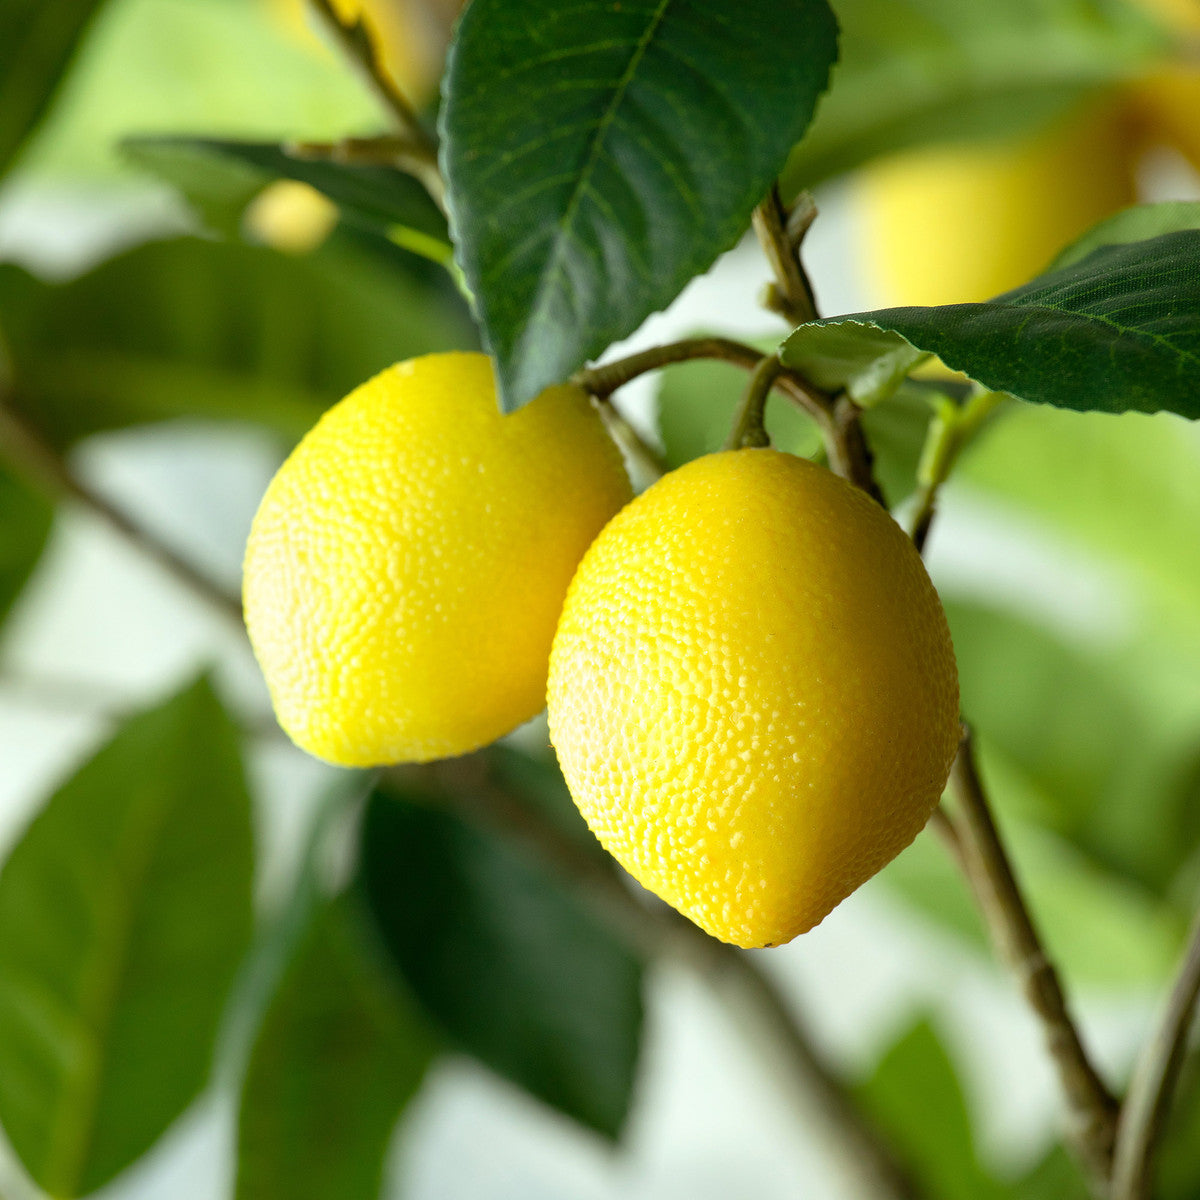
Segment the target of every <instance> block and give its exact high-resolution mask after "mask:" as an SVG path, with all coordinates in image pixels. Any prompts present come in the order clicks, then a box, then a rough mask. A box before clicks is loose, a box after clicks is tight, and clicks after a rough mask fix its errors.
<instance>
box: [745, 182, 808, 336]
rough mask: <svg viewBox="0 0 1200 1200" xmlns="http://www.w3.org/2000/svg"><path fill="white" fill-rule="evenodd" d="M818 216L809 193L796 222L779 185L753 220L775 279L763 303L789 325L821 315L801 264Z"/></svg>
mask: <svg viewBox="0 0 1200 1200" xmlns="http://www.w3.org/2000/svg"><path fill="white" fill-rule="evenodd" d="M816 215H817V209H816V205H815V204H814V203H813V200H812V196H811V195H809V194H808V193H807V192H805V193H803V194H802V199H801V201H800V203H799V204H798V206H797V211H796V215H795V219H793V214H792V213H789V212H788V210H787V209H786V208H785V207H784V204H783V200H782V199H781V197H780V195H779V187H778V185H774V186H772V188H771V190H770V192H768V193H767V195H766V197H765V198H764V199H763V201H762V203H761V204H759V205H758V206H757V207H756V208H755V210H754V215H753V218H752V221H753V225H754V232H755V234H756V235H757V236H758V241H759V244H760V245H761V246H762V248H763V253H764V254H765V255H766V257H767V262H769V263H770V264H771V272H772V274H774V276H775V282H774V283H773V284H771V285H770V286H769V287H768V288H767V291H766V294H765V295H764V297H763V303H764V305H765V306H766V307H767V308H769V309H770V310H771V311H772V312H774V313H778V314H779V316H781V317H783V319H784V320H785V321H787V323H788V324H789V325H803V324H804V322H805V321H811V320H814V319H815V317H816V315H817V306H816V301H815V300H814V298H813V289H812V284H811V283H810V282H809V278H808V273H807V272H806V271H805V270H804V265H803V263H802V262H801V261H800V245H801V242H802V241H803V240H804V235H805V234H806V233H807V232H808V229H809V226H810V225H812V223H813V219H814V218H815V217H816Z"/></svg>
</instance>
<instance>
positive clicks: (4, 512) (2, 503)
mask: <svg viewBox="0 0 1200 1200" xmlns="http://www.w3.org/2000/svg"><path fill="white" fill-rule="evenodd" d="M53 520H54V506H53V505H52V504H51V503H50V502H49V501H48V500H46V499H45V498H44V497H43V496H42V495H41V493H40V492H35V491H34V490H33V489H32V488H30V487H29V486H28V485H27V484H26V483H25V482H24V480H22V479H19V478H18V477H17V476H16V475H14V474H12V473H11V472H10V471H9V470H8V468H7V467H5V466H4V464H3V463H0V624H2V623H3V621H4V618H5V617H6V616H7V615H8V612H9V609H11V608H12V606H13V602H14V601H15V600H16V598H17V596H18V595H20V592H21V589H22V588H23V587H24V586H25V583H26V581H27V580H28V579H29V576H30V575H31V574H32V573H33V569H34V567H36V566H37V563H38V559H40V558H41V555H42V550H43V549H44V548H45V545H46V540H47V539H48V538H49V536H50V526H51V523H52V522H53Z"/></svg>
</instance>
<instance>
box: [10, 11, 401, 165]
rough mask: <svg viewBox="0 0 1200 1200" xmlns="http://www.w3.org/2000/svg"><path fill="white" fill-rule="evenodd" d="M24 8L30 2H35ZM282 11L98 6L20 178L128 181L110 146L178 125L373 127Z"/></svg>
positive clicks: (336, 62)
mask: <svg viewBox="0 0 1200 1200" xmlns="http://www.w3.org/2000/svg"><path fill="white" fill-rule="evenodd" d="M25 2H26V3H27V4H29V5H30V7H32V3H33V0H25ZM6 7H7V4H6ZM42 7H44V8H46V9H47V11H52V9H53V6H51V5H45V4H44V3H43V5H42ZM59 7H61V3H60V4H59ZM281 7H282V6H279V5H276V4H273V3H264V2H254V3H251V2H246V0H232V2H229V0H218V2H217V3H203V2H201V3H197V2H196V0H108V4H107V6H106V8H105V11H104V13H103V16H102V19H101V20H99V21H98V22H96V25H95V27H94V29H93V30H92V33H91V35H90V36H89V37H88V39H87V41H86V43H85V44H84V45H83V47H82V48H81V53H80V55H79V57H78V61H77V64H76V66H75V68H74V69H73V70H72V72H71V81H70V87H69V88H66V89H64V91H63V92H62V94H61V96H60V97H59V99H58V101H57V102H56V103H55V105H54V109H53V111H52V113H51V114H50V115H49V117H48V119H47V120H46V121H45V122H44V123H43V125H42V127H41V129H40V130H39V132H38V136H37V137H36V138H34V139H33V141H32V142H31V143H30V144H29V147H28V150H27V151H26V152H25V153H24V154H22V158H21V169H22V172H23V173H26V172H27V173H29V174H31V175H33V176H36V177H38V178H43V179H46V178H57V179H62V178H66V179H71V180H79V179H81V178H85V179H100V178H106V179H111V178H112V177H113V176H115V175H117V174H118V173H124V174H125V175H126V176H127V175H128V174H129V171H130V169H129V167H128V165H127V164H126V163H125V162H124V160H123V158H122V156H121V154H120V152H119V149H118V147H119V145H120V142H121V140H122V139H124V138H126V137H129V136H130V135H131V134H155V133H163V134H172V133H177V132H178V131H180V130H186V131H188V132H192V133H196V132H202V133H209V132H215V133H218V134H219V135H220V136H221V137H237V138H252V139H256V140H260V139H262V140H266V139H270V140H275V141H283V140H290V139H293V138H308V139H330V138H339V137H344V136H345V135H346V134H348V133H353V134H359V133H364V134H371V133H374V132H376V131H378V130H379V129H381V128H383V126H384V124H385V120H384V115H383V114H382V113H381V111H380V109H379V105H378V103H377V102H376V100H375V99H374V97H373V96H372V95H371V94H370V92H369V91H368V90H367V89H366V88H364V87H363V86H362V83H361V81H360V80H359V79H358V78H356V76H355V73H354V72H353V71H348V70H347V69H346V65H345V63H344V61H343V60H341V59H340V58H339V57H338V56H337V55H334V54H330V53H328V52H327V51H325V50H323V49H322V48H321V47H319V46H318V45H317V44H316V42H315V40H314V39H312V38H310V37H307V36H303V35H301V36H297V35H298V33H299V32H300V31H298V30H295V29H289V28H288V27H287V24H286V18H285V19H281V12H280V9H281Z"/></svg>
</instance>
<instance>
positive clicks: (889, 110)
mask: <svg viewBox="0 0 1200 1200" xmlns="http://www.w3.org/2000/svg"><path fill="white" fill-rule="evenodd" d="M834 8H835V10H836V12H837V15H838V21H839V23H840V24H841V27H842V37H841V44H842V56H841V61H840V62H839V64H838V69H837V71H836V72H835V73H834V77H833V84H832V86H831V88H830V91H829V95H828V96H826V97H825V99H824V100H823V101H822V103H821V107H820V111H819V112H818V114H817V118H816V120H815V121H814V122H813V126H812V129H811V130H809V132H808V133H807V134H806V135H805V137H804V140H803V141H802V142H801V143H800V144H799V146H798V147H797V148H796V151H795V153H794V154H793V155H792V158H791V160H790V161H789V163H788V167H787V172H786V175H785V185H786V188H787V190H788V192H789V194H790V193H791V192H795V191H799V190H800V189H801V188H806V187H813V186H814V185H816V184H818V183H820V182H821V181H822V180H824V179H828V178H830V177H832V176H835V175H841V174H843V173H844V172H846V171H850V170H853V169H854V168H855V167H858V166H861V165H862V164H863V163H866V162H869V161H870V160H871V159H873V158H876V157H878V156H879V155H881V154H886V153H890V152H893V151H897V150H902V149H905V148H907V147H912V146H918V145H923V144H926V143H929V142H937V141H950V140H965V139H973V138H987V137H1001V136H1004V137H1011V136H1013V135H1014V134H1015V133H1016V132H1018V131H1019V130H1020V129H1021V128H1023V127H1028V128H1033V127H1035V126H1038V125H1041V124H1046V123H1048V122H1049V121H1051V120H1052V119H1053V118H1054V117H1055V116H1057V115H1058V114H1059V113H1061V112H1063V111H1065V110H1066V109H1068V108H1069V107H1071V105H1073V104H1074V103H1075V102H1077V101H1078V100H1079V99H1080V97H1081V96H1082V95H1083V94H1084V93H1085V92H1087V91H1088V90H1090V89H1094V88H1097V87H1102V86H1104V85H1106V84H1111V83H1114V82H1117V81H1120V80H1122V79H1126V78H1129V77H1130V76H1132V75H1134V74H1136V73H1138V72H1139V71H1143V70H1146V69H1148V68H1150V67H1152V65H1153V64H1154V62H1155V60H1157V59H1159V58H1160V57H1161V55H1162V54H1163V53H1164V51H1165V49H1166V46H1167V40H1166V37H1165V36H1164V34H1163V33H1162V32H1161V31H1160V30H1159V29H1158V28H1157V27H1156V26H1154V25H1153V24H1152V23H1151V22H1150V21H1149V19H1148V18H1146V17H1145V16H1143V15H1142V13H1140V12H1139V11H1137V9H1136V7H1135V6H1133V5H1126V4H1119V3H1118V4H1113V3H1105V2H1102V0H1084V2H1082V3H1080V2H1079V0H973V2H972V3H970V4H963V3H961V2H960V0H902V2H900V3H897V0H834Z"/></svg>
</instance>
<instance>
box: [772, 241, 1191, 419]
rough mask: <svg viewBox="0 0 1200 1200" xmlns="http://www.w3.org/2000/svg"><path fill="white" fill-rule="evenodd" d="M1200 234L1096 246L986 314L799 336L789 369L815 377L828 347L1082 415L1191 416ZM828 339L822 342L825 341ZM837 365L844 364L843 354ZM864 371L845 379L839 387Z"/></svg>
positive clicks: (921, 315)
mask: <svg viewBox="0 0 1200 1200" xmlns="http://www.w3.org/2000/svg"><path fill="white" fill-rule="evenodd" d="M1198 311H1200V231H1197V230H1183V231H1180V232H1177V233H1168V234H1163V235H1161V236H1160V237H1156V238H1152V239H1151V240H1149V241H1144V242H1134V243H1131V244H1128V245H1116V246H1102V247H1100V248H1099V249H1097V250H1094V251H1092V252H1091V253H1090V254H1089V255H1088V256H1087V257H1086V258H1084V259H1082V260H1081V261H1079V262H1077V263H1075V264H1074V265H1073V266H1070V267H1067V268H1065V269H1064V270H1061V271H1055V272H1053V273H1052V274H1049V275H1042V276H1039V277H1038V278H1037V279H1035V280H1034V281H1033V282H1032V283H1028V284H1025V285H1024V286H1023V287H1019V288H1016V289H1014V290H1013V291H1011V292H1005V293H1004V295H1002V296H998V297H997V298H996V299H995V300H989V301H987V302H986V303H984V304H950V305H944V306H941V307H937V308H891V309H883V310H880V311H877V312H870V313H856V314H854V315H852V316H849V317H834V318H829V319H827V320H825V321H819V322H814V323H811V324H809V325H805V326H801V328H800V329H799V330H797V331H796V333H794V334H792V335H791V337H789V338H788V340H787V342H786V343H785V344H784V350H783V358H784V361H785V362H787V363H788V364H789V365H790V366H793V367H796V368H798V369H799V370H801V371H807V370H808V369H809V367H810V366H812V367H813V368H814V369H819V366H820V364H821V363H822V362H826V361H828V359H829V356H828V354H827V353H826V348H827V346H828V345H836V346H838V347H839V348H840V347H843V346H844V345H845V342H846V339H847V337H848V336H861V337H862V338H863V339H864V340H865V342H866V343H867V344H866V347H865V353H866V354H867V355H868V356H869V355H871V354H876V355H880V356H882V357H883V358H885V359H886V358H887V357H888V356H894V355H900V356H901V357H903V355H905V354H907V353H909V349H906V347H908V348H910V349H912V350H923V351H928V352H930V353H933V354H936V355H937V356H938V357H939V358H940V359H941V360H942V362H944V363H945V364H946V366H948V367H950V368H951V369H952V370H955V371H962V372H963V373H964V374H965V375H968V376H969V377H970V378H972V379H974V380H976V381H978V382H979V383H982V384H983V385H984V386H985V387H988V388H991V389H992V390H994V391H1001V392H1010V393H1012V394H1013V395H1014V396H1017V397H1019V398H1021V399H1023V400H1029V401H1033V402H1035V403H1039V404H1052V405H1054V406H1056V407H1058V408H1070V409H1075V410H1077V411H1081V412H1087V411H1098V412H1109V413H1119V412H1129V411H1136V412H1147V413H1150V412H1160V411H1163V410H1166V411H1169V412H1175V413H1179V414H1180V415H1182V416H1186V417H1193V418H1194V417H1200V391H1198V390H1197V388H1196V386H1195V379H1196V372H1197V368H1200V321H1197V319H1196V313H1197V312H1198ZM823 331H828V332H823ZM839 356H840V357H845V355H844V352H840V354H839ZM860 369H861V364H859V363H855V366H854V370H853V372H851V373H847V374H846V378H845V382H846V384H847V385H848V384H849V383H850V382H851V381H852V380H853V379H854V378H856V377H857V375H858V374H859V373H860Z"/></svg>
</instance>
